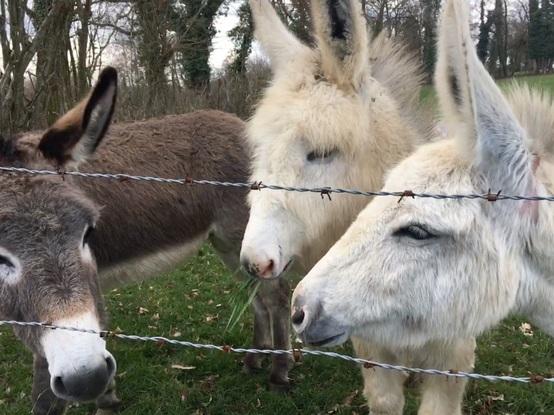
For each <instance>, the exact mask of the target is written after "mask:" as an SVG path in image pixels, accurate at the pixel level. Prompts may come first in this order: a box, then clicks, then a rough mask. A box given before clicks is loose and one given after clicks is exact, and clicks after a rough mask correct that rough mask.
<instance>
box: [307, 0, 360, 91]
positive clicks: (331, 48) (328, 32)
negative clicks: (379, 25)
mask: <svg viewBox="0 0 554 415" xmlns="http://www.w3.org/2000/svg"><path fill="white" fill-rule="evenodd" d="M312 16H313V23H314V29H315V35H316V39H317V46H318V48H319V50H320V52H321V65H322V71H323V74H324V75H325V77H326V78H327V79H328V80H330V81H333V82H335V83H336V84H338V85H339V86H341V87H346V88H352V87H353V88H354V90H356V91H357V90H359V89H360V88H361V87H362V85H364V82H365V81H366V80H367V77H368V76H369V69H370V68H369V36H368V29H367V25H366V20H365V18H364V16H363V10H362V7H361V4H360V2H359V0H312Z"/></svg>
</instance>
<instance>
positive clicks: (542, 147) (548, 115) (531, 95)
mask: <svg viewBox="0 0 554 415" xmlns="http://www.w3.org/2000/svg"><path fill="white" fill-rule="evenodd" d="M506 97H507V98H508V102H509V103H510V105H511V107H512V110H513V111H514V115H515V116H516V118H517V119H518V120H519V122H520V123H521V126H522V127H523V129H524V130H525V131H527V134H528V137H529V140H530V143H528V146H529V149H530V150H531V151H532V152H534V153H536V154H538V155H540V156H543V157H546V158H549V159H554V96H552V95H551V94H548V93H545V92H544V91H542V90H539V89H534V88H530V87H529V86H528V85H521V84H516V83H514V85H513V86H512V87H511V88H510V90H509V91H508V93H507V94H506Z"/></svg>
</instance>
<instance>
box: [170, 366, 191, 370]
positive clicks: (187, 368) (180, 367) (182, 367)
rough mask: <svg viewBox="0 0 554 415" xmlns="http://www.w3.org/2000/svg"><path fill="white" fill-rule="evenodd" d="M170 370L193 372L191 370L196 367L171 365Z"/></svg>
mask: <svg viewBox="0 0 554 415" xmlns="http://www.w3.org/2000/svg"><path fill="white" fill-rule="evenodd" d="M171 369H177V370H193V369H196V366H181V365H171Z"/></svg>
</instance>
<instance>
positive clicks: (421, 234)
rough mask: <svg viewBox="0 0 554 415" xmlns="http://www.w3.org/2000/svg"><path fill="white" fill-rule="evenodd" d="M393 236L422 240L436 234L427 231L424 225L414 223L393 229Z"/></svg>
mask: <svg viewBox="0 0 554 415" xmlns="http://www.w3.org/2000/svg"><path fill="white" fill-rule="evenodd" d="M393 236H397V237H407V238H410V239H415V240H418V241H424V240H428V239H433V238H436V237H437V235H435V234H434V233H432V232H431V231H429V229H427V228H426V227H425V226H423V225H420V224H417V223H414V224H411V225H408V226H403V227H402V228H400V229H397V230H396V231H394V233H393Z"/></svg>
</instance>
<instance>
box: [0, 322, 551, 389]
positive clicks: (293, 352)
mask: <svg viewBox="0 0 554 415" xmlns="http://www.w3.org/2000/svg"><path fill="white" fill-rule="evenodd" d="M3 325H6V326H18V327H37V328H42V329H51V330H65V331H72V332H79V333H86V334H94V335H98V336H100V337H103V338H118V339H122V340H130V341H136V342H152V343H156V344H170V345H173V346H179V347H184V348H192V349H197V350H215V351H220V352H224V353H237V354H245V353H252V354H263V355H289V356H291V357H292V358H293V359H294V360H295V361H297V362H298V361H300V360H301V359H302V357H303V356H316V357H329V358H333V359H340V360H344V361H347V362H351V363H355V364H358V365H361V366H363V367H364V368H366V369H373V368H380V369H386V370H393V371H397V372H405V373H412V374H423V375H433V376H445V377H447V378H456V379H460V378H464V379H472V380H482V381H487V382H512V383H524V384H525V383H526V384H539V383H551V384H554V378H552V377H545V376H542V375H536V374H533V375H529V376H525V377H516V376H507V375H500V376H499V375H483V374H480V373H473V372H464V371H458V370H454V369H451V370H438V369H422V368H415V367H407V366H402V365H393V364H389V363H382V362H375V361H372V360H367V359H362V358H359V357H353V356H348V355H344V354H340V353H336V352H327V351H322V350H311V349H304V348H293V349H289V350H279V349H254V348H241V347H233V346H229V345H223V346H222V345H215V344H207V343H193V342H189V341H183V340H176V339H168V338H167V337H163V336H139V335H134V334H124V333H120V332H115V331H109V330H100V331H99V330H91V329H85V328H79V327H69V326H58V325H55V324H52V323H48V322H36V321H15V320H0V326H3Z"/></svg>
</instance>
